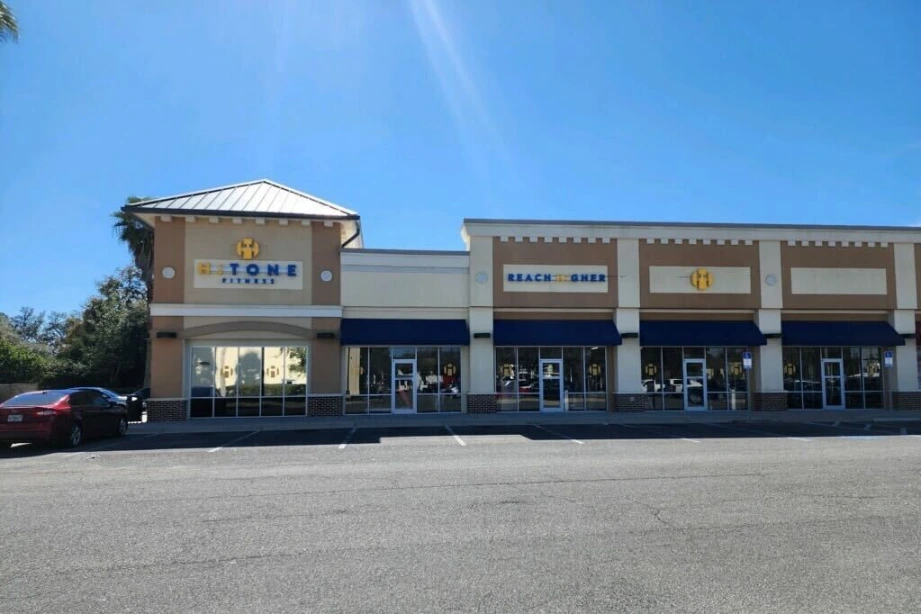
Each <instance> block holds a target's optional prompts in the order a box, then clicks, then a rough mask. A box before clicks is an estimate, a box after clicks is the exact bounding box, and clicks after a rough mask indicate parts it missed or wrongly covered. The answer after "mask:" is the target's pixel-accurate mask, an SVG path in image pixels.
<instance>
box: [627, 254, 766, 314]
mask: <svg viewBox="0 0 921 614" xmlns="http://www.w3.org/2000/svg"><path fill="white" fill-rule="evenodd" d="M639 247H640V306H641V307H644V308H646V309H662V308H672V309H757V308H758V307H759V305H760V303H761V284H760V283H759V281H758V280H759V271H760V265H759V254H758V245H757V244H753V245H702V244H696V245H689V244H681V245H671V244H670V245H663V244H660V243H655V244H649V243H647V242H646V241H640V245H639ZM651 266H682V267H701V268H707V267H748V268H749V270H750V274H751V292H750V293H748V294H715V293H712V292H710V291H708V290H701V291H699V292H697V293H695V294H677V293H676V294H671V293H669V294H666V293H656V294H653V293H651V292H650V289H649V267H651ZM690 283H691V282H690V279H689V280H688V285H690Z"/></svg>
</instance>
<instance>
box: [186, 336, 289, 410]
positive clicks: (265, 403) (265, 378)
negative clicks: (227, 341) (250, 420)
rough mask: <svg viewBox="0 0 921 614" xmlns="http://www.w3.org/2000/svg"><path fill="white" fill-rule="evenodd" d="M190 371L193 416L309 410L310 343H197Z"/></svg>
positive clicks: (193, 348)
mask: <svg viewBox="0 0 921 614" xmlns="http://www.w3.org/2000/svg"><path fill="white" fill-rule="evenodd" d="M189 369H190V372H189V376H188V381H189V383H190V386H189V397H190V412H189V413H190V415H191V416H192V417H193V418H206V417H211V416H216V417H231V416H282V415H304V414H305V413H306V395H307V348H306V347H284V346H265V347H262V346H240V347H238V346H236V345H217V344H215V345H209V346H203V345H195V346H192V347H190V349H189Z"/></svg>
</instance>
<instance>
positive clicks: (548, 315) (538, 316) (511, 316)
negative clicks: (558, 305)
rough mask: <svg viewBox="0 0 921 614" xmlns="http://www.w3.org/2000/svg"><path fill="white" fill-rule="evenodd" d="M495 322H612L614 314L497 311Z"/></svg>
mask: <svg viewBox="0 0 921 614" xmlns="http://www.w3.org/2000/svg"><path fill="white" fill-rule="evenodd" d="M494 318H495V319H496V320H599V321H605V322H613V321H614V312H613V311H611V312H609V313H600V312H597V311H497V312H495V313H494Z"/></svg>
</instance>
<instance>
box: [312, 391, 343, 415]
mask: <svg viewBox="0 0 921 614" xmlns="http://www.w3.org/2000/svg"><path fill="white" fill-rule="evenodd" d="M342 414H343V404H342V397H341V396H338V395H332V396H322V397H307V415H308V416H341V415H342Z"/></svg>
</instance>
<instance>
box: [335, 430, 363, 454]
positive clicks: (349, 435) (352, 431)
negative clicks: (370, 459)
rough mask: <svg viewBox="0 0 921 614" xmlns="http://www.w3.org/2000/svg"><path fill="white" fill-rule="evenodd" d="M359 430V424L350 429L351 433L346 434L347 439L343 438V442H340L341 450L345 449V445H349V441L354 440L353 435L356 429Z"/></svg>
mask: <svg viewBox="0 0 921 614" xmlns="http://www.w3.org/2000/svg"><path fill="white" fill-rule="evenodd" d="M357 430H358V427H357V426H353V427H352V430H351V431H349V434H348V435H346V436H345V439H343V440H342V443H340V444H339V449H340V450H345V447H346V446H347V445H349V441H351V440H352V435H354V434H355V431H357Z"/></svg>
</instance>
